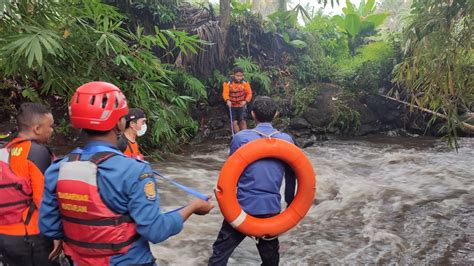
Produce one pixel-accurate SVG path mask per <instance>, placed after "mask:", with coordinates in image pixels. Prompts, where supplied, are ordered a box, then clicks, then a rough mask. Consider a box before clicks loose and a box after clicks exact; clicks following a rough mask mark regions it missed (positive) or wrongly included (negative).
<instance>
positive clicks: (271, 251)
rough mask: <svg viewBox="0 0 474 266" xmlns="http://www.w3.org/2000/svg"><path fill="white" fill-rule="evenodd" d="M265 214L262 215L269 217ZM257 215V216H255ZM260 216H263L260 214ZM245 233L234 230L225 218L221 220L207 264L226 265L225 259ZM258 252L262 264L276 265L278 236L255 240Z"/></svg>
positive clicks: (278, 246)
mask: <svg viewBox="0 0 474 266" xmlns="http://www.w3.org/2000/svg"><path fill="white" fill-rule="evenodd" d="M271 216H274V214H272V215H265V216H264V217H271ZM255 217H259V216H257V215H256V216H255ZM260 217H261V218H264V217H262V216H260ZM245 237H246V235H244V234H242V233H241V232H239V231H237V230H235V229H234V228H233V227H232V226H231V225H230V224H229V223H228V222H226V221H225V220H224V221H223V222H222V227H221V230H220V231H219V234H218V235H217V239H216V241H215V242H214V244H213V245H212V256H211V257H210V258H209V263H208V265H209V266H221V265H227V261H228V260H229V258H230V256H231V255H232V253H233V252H234V249H235V248H236V247H237V246H238V245H239V244H240V242H242V240H244V239H245ZM257 249H258V253H259V254H260V258H261V259H262V265H265V266H270V265H278V263H279V262H280V252H279V249H280V243H279V241H278V238H275V239H272V240H264V239H259V240H258V242H257Z"/></svg>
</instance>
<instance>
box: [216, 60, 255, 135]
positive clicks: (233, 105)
mask: <svg viewBox="0 0 474 266" xmlns="http://www.w3.org/2000/svg"><path fill="white" fill-rule="evenodd" d="M222 97H223V98H224V101H225V102H226V104H227V107H229V109H230V112H231V115H232V127H233V128H234V132H235V133H237V132H239V131H240V130H242V129H247V121H246V120H245V118H246V114H247V104H248V103H250V101H251V100H252V89H251V88H250V84H249V83H248V82H247V81H245V80H244V70H243V69H242V68H241V67H236V68H234V70H233V75H232V78H231V79H230V80H229V81H227V82H225V83H224V85H223V90H222Z"/></svg>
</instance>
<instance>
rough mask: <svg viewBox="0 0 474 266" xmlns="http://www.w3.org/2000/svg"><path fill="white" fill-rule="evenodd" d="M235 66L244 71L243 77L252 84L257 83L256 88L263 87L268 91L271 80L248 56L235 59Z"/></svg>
mask: <svg viewBox="0 0 474 266" xmlns="http://www.w3.org/2000/svg"><path fill="white" fill-rule="evenodd" d="M234 65H235V66H238V67H241V68H242V69H243V70H244V72H245V79H246V80H247V81H249V82H250V83H251V84H252V85H257V87H256V89H258V88H260V89H263V91H264V92H266V93H270V90H271V86H272V81H271V79H270V77H269V76H268V75H266V74H265V73H263V72H262V71H261V70H260V67H259V66H258V65H257V64H256V63H255V62H254V61H252V58H249V57H239V58H237V59H235V62H234Z"/></svg>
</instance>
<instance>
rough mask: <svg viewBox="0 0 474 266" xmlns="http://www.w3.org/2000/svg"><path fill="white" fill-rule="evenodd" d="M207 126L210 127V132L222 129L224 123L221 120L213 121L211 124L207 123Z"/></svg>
mask: <svg viewBox="0 0 474 266" xmlns="http://www.w3.org/2000/svg"><path fill="white" fill-rule="evenodd" d="M209 126H210V127H211V129H212V130H216V129H221V128H223V127H224V122H223V121H222V120H221V119H214V120H211V122H210V123H209Z"/></svg>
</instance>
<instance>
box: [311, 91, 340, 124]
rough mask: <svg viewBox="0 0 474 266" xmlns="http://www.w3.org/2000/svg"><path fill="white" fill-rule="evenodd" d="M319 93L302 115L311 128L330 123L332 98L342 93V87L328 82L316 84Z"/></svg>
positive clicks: (332, 110) (333, 110)
mask: <svg viewBox="0 0 474 266" xmlns="http://www.w3.org/2000/svg"><path fill="white" fill-rule="evenodd" d="M318 87H319V93H318V96H316V98H315V99H314V101H313V103H312V104H310V105H309V107H308V108H307V109H306V111H305V112H304V114H303V117H304V118H305V119H306V120H307V121H308V122H309V123H310V124H311V126H312V127H313V128H324V127H327V126H328V125H329V123H331V121H332V120H333V116H334V114H335V106H334V99H337V98H338V97H339V95H340V94H341V93H342V88H341V87H339V86H336V85H333V84H329V83H320V84H318Z"/></svg>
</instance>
